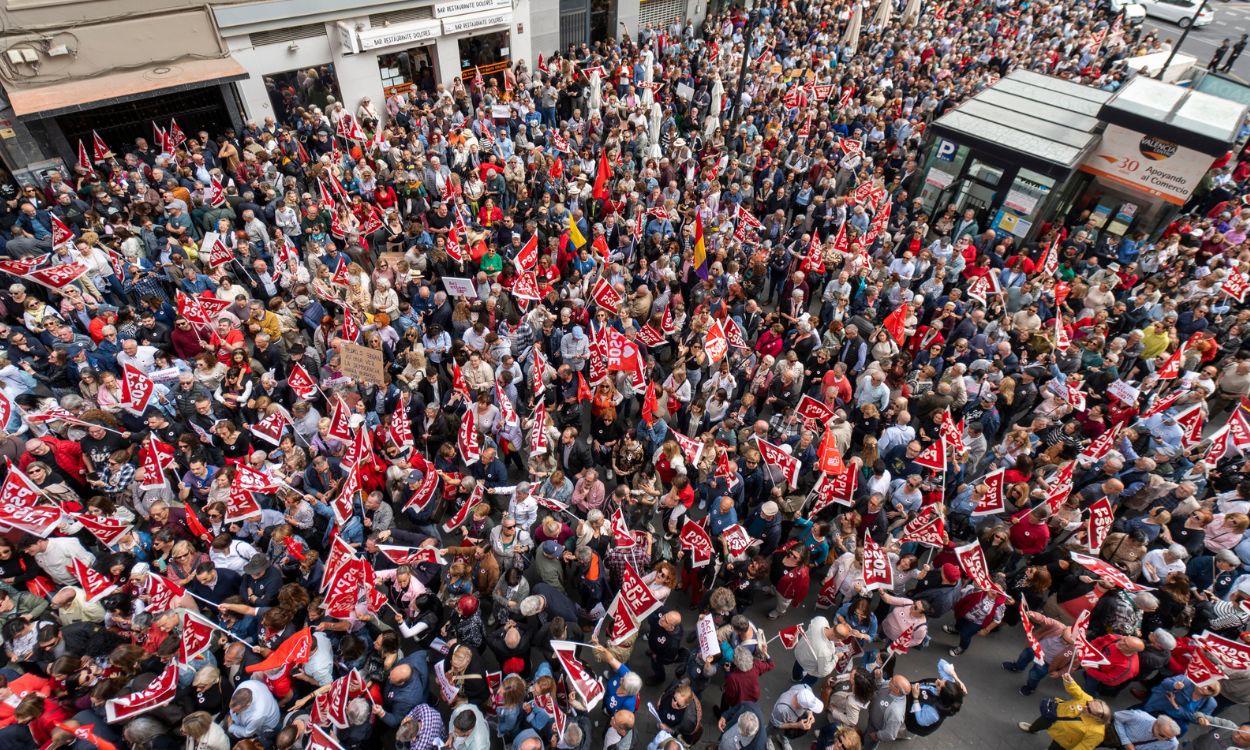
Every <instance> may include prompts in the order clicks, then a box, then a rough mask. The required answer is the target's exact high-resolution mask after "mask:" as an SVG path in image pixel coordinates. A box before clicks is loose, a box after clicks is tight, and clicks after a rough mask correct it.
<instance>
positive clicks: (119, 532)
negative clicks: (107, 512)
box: [70, 513, 132, 547]
mask: <svg viewBox="0 0 1250 750" xmlns="http://www.w3.org/2000/svg"><path fill="white" fill-rule="evenodd" d="M70 515H72V516H73V517H74V520H76V521H78V523H80V524H82V526H83V528H84V529H86V530H87V531H90V532H91V535H92V536H94V537H95V538H96V539H99V540H100V543H101V544H103V545H104V546H105V547H112V546H113V545H114V544H116V543H117V540H118V539H121V538H122V537H123V536H125V535H126V534H129V533H130V529H131V528H132V527H131V525H130V524H128V523H126V522H125V521H122V520H120V519H117V518H109V517H105V516H92V515H88V514H86V513H72V514H70Z"/></svg>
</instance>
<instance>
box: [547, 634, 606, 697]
mask: <svg viewBox="0 0 1250 750" xmlns="http://www.w3.org/2000/svg"><path fill="white" fill-rule="evenodd" d="M551 650H552V651H553V652H555V655H556V659H557V660H559V662H560V666H561V667H563V668H564V673H565V674H566V675H568V678H569V686H570V687H572V688H573V692H575V693H577V697H578V698H579V699H581V703H582V706H584V707H585V709H586V710H587V711H591V710H594V707H595V706H597V705H599V701H601V700H603V695H604V689H603V683H601V682H600V681H599V679H598V678H597V677H595V675H594V673H593V672H591V671H590V670H589V669H587V668H586V665H585V664H582V663H581V662H580V661H578V659H577V644H575V643H570V642H569V641H552V642H551Z"/></svg>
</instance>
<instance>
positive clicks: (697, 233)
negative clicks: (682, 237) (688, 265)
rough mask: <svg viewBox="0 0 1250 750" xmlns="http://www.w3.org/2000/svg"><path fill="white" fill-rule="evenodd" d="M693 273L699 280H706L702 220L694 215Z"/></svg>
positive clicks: (705, 255)
mask: <svg viewBox="0 0 1250 750" xmlns="http://www.w3.org/2000/svg"><path fill="white" fill-rule="evenodd" d="M694 272H695V273H696V274H698V276H699V278H701V279H706V278H707V245H705V244H703V218H702V216H701V215H700V214H699V212H698V211H695V214H694Z"/></svg>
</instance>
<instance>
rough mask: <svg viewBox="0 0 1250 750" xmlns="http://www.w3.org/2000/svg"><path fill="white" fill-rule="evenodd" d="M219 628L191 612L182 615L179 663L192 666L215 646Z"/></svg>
mask: <svg viewBox="0 0 1250 750" xmlns="http://www.w3.org/2000/svg"><path fill="white" fill-rule="evenodd" d="M216 629H217V626H216V625H214V624H213V623H211V622H209V621H208V620H205V619H204V618H203V617H200V616H199V615H197V614H195V613H194V612H191V611H189V610H188V611H186V612H183V613H182V638H181V639H180V640H179V642H178V661H180V662H182V663H183V664H190V663H191V662H193V661H195V660H196V658H198V657H199V655H200V654H202V653H204V652H205V651H207V650H208V649H209V647H210V646H212V645H213V631H215V630H216Z"/></svg>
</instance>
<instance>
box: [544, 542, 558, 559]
mask: <svg viewBox="0 0 1250 750" xmlns="http://www.w3.org/2000/svg"><path fill="white" fill-rule="evenodd" d="M543 554H544V555H546V556H547V557H555V556H556V555H558V554H560V543H559V542H557V541H554V540H552V539H548V540H547V541H545V542H543Z"/></svg>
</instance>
